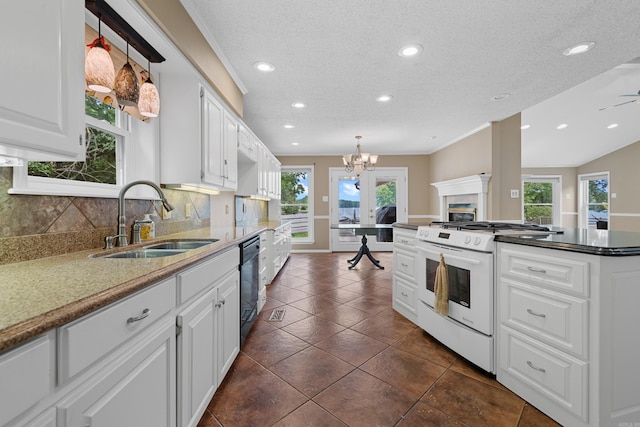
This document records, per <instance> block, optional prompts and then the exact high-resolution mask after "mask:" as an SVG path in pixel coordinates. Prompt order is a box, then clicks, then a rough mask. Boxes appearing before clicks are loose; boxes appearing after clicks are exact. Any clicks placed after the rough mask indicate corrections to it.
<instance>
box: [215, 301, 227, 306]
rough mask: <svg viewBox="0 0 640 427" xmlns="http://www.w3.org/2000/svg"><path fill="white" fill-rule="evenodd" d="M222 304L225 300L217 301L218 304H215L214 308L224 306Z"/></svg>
mask: <svg viewBox="0 0 640 427" xmlns="http://www.w3.org/2000/svg"><path fill="white" fill-rule="evenodd" d="M224 303H225V300H224V299H222V300H220V301H218V302H217V303H216V304H215V306H216V307H218V308H220V307H222V306H223V305H224Z"/></svg>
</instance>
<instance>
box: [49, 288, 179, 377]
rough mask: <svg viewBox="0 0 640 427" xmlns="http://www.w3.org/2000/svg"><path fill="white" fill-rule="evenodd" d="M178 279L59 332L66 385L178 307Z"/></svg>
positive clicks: (60, 356)
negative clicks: (75, 376) (68, 381)
mask: <svg viewBox="0 0 640 427" xmlns="http://www.w3.org/2000/svg"><path fill="white" fill-rule="evenodd" d="M175 287H176V280H175V278H174V277H172V278H170V279H167V280H164V281H163V282H160V283H159V284H157V285H154V286H152V287H150V288H148V289H145V290H143V291H140V292H138V293H137V294H135V295H132V296H130V297H128V298H126V299H124V300H122V301H118V302H116V303H114V304H111V305H109V306H108V307H105V308H104V309H102V310H100V311H98V312H96V313H92V314H89V315H87V316H85V317H82V318H80V319H78V320H76V321H75V322H72V323H69V324H67V325H65V326H63V327H61V328H59V329H58V341H59V358H58V369H59V371H58V375H59V376H58V378H59V382H60V383H61V384H62V383H64V382H66V381H67V380H69V379H70V378H72V377H73V376H74V375H76V374H78V373H79V372H81V371H82V370H84V369H85V368H87V367H88V366H90V365H91V364H92V363H94V362H96V361H98V360H99V359H100V358H102V357H103V356H105V355H107V354H108V353H109V352H111V351H112V350H114V349H115V348H117V347H118V346H119V345H120V344H122V343H124V342H125V341H127V340H128V339H130V338H132V337H134V336H136V335H137V334H138V333H140V332H141V331H142V330H144V329H145V328H146V327H148V326H149V325H151V324H153V323H154V322H155V321H156V320H158V319H159V318H161V317H162V316H164V315H165V314H166V313H168V312H169V311H170V310H172V309H173V308H174V307H175V306H176V290H175Z"/></svg>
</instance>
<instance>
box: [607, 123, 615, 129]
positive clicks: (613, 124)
mask: <svg viewBox="0 0 640 427" xmlns="http://www.w3.org/2000/svg"><path fill="white" fill-rule="evenodd" d="M617 127H618V124H617V123H611V124H610V125H609V126H607V129H614V128H617Z"/></svg>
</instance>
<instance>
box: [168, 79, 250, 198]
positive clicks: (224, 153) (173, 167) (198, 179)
mask: <svg viewBox="0 0 640 427" xmlns="http://www.w3.org/2000/svg"><path fill="white" fill-rule="evenodd" d="M160 92H161V93H162V96H163V98H164V99H166V100H168V101H166V102H164V103H163V107H162V114H161V116H160V182H161V183H163V184H185V185H191V186H196V187H201V188H208V189H215V190H222V191H235V189H236V186H237V175H238V170H237V168H238V166H237V128H236V121H235V118H234V117H233V116H232V115H231V114H230V113H229V112H228V111H226V110H225V108H224V106H223V104H222V103H221V102H220V101H219V100H218V99H217V98H216V97H215V96H214V95H213V92H212V91H210V90H209V89H207V88H205V87H204V86H202V84H201V83H200V82H199V80H198V79H197V78H196V77H191V76H188V75H183V74H166V73H161V74H160Z"/></svg>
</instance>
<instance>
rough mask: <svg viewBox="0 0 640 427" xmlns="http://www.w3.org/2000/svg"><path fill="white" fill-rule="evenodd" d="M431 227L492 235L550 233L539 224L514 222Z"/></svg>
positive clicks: (445, 223)
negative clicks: (512, 231)
mask: <svg viewBox="0 0 640 427" xmlns="http://www.w3.org/2000/svg"><path fill="white" fill-rule="evenodd" d="M430 226H431V227H440V228H445V229H453V230H469V231H484V232H490V233H498V232H500V231H507V230H516V231H536V232H549V231H551V230H549V228H547V227H543V226H540V225H537V224H519V223H513V222H490V221H452V222H443V221H433V222H432V223H431V224H430Z"/></svg>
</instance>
